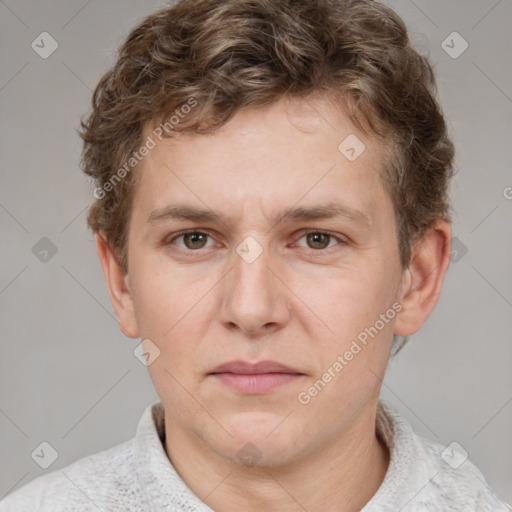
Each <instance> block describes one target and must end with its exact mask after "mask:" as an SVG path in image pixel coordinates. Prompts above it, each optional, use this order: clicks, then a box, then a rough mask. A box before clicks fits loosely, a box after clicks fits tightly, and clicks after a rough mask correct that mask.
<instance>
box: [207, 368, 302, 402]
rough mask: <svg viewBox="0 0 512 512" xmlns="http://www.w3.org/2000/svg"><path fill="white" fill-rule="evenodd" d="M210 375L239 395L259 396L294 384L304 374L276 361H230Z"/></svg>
mask: <svg viewBox="0 0 512 512" xmlns="http://www.w3.org/2000/svg"><path fill="white" fill-rule="evenodd" d="M209 375H211V376H212V377H213V378H214V379H215V380H217V381H219V382H220V383H221V384H223V385H226V386H228V387H229V388H231V389H233V390H235V391H237V392H239V393H242V394H249V395H257V394H263V393H268V392H270V391H272V390H273V389H275V388H277V387H279V386H283V385H285V384H288V383H290V382H293V381H295V380H297V379H299V378H300V377H302V376H303V375H304V374H303V373H301V372H299V371H298V370H295V369H293V368H290V367H289V366H286V365H284V364H281V363H278V362H276V361H259V362H257V363H247V362H245V361H230V362H228V363H224V364H221V365H219V366H217V367H215V368H214V369H213V370H212V371H211V372H210V374H209Z"/></svg>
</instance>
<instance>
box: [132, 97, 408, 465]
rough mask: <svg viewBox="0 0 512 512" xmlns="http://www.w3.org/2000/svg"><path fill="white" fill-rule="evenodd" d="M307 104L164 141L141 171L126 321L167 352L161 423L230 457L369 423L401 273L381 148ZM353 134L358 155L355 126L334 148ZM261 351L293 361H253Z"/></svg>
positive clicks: (309, 448) (264, 357) (324, 438)
mask: <svg viewBox="0 0 512 512" xmlns="http://www.w3.org/2000/svg"><path fill="white" fill-rule="evenodd" d="M312 101H313V100H311V102H308V103H305V102H304V103H300V104H299V103H298V102H296V101H292V102H290V103H285V102H284V101H280V102H278V103H275V104H273V105H271V106H270V107H265V108H263V109H250V110H246V111H243V112H239V113H238V114H237V115H236V116H235V117H234V118H233V119H232V120H231V121H230V122H229V123H228V124H226V125H225V126H224V127H222V128H220V129H219V130H218V131H216V132H215V133H213V134H211V135H206V136H205V135H196V134H192V135H191V134H185V135H181V136H179V137H178V138H176V139H174V140H169V141H164V142H159V143H158V145H157V147H156V148H154V149H153V150H152V151H150V153H149V155H148V156H147V157H146V158H145V159H144V160H143V162H142V163H141V166H140V168H139V169H138V170H137V172H139V173H140V176H139V177H140V182H139V183H138V184H137V189H136V192H135V196H134V202H133V212H132V218H131V222H130V228H129V242H128V261H129V271H128V276H127V283H128V287H129V289H130V293H131V298H132V300H133V307H134V318H133V325H136V328H134V329H132V330H131V332H133V334H134V335H137V334H138V335H139V336H140V337H141V338H142V339H150V340H151V341H152V343H154V344H155V345H156V346H157V347H158V349H159V350H160V355H159V357H158V358H157V359H156V360H155V361H154V362H153V363H152V364H151V365H150V366H149V372H150V376H151V378H152V380H153V383H154V385H155V388H156V390H157V392H158V394H159V396H160V398H161V400H162V402H163V405H164V407H165V411H166V421H167V427H168V428H170V429H179V430H182V431H183V432H186V433H187V435H189V436H190V437H191V438H193V439H194V440H195V441H194V442H197V443H198V444H199V445H201V446H202V448H203V449H208V450H211V451H213V452H214V453H216V454H217V455H219V456H221V457H225V458H227V459H231V460H237V453H238V452H239V450H240V449H242V447H243V446H244V445H245V444H246V443H248V442H250V443H252V444H254V445H255V446H256V447H257V449H258V453H261V457H262V459H261V461H262V462H263V463H264V462H266V463H269V464H280V463H284V462H286V461H292V460H294V459H295V458H297V457H300V456H304V455H307V454H308V453H311V452H313V451H315V450H319V449H326V448H328V447H329V446H330V445H332V443H333V441H335V440H336V439H339V437H340V436H342V435H345V434H347V435H348V432H349V431H350V429H356V425H357V424H358V422H360V423H359V425H362V424H365V425H366V424H367V423H371V421H369V419H368V418H371V416H372V414H373V413H374V409H375V405H376V401H377V399H378V394H379V389H380V384H381V381H380V379H381V378H383V375H384V371H385V367H386V364H387V361H388V357H389V352H390V348H391V344H392V338H393V324H394V321H395V320H394V319H393V316H394V315H392V314H391V313H389V310H390V308H391V307H392V305H393V304H394V303H396V302H397V301H399V300H400V297H401V293H402V277H403V272H402V269H401V267H400V262H399V252H398V240H397V234H396V223H395V217H394V213H393V206H392V202H391V199H390V197H389V195H388V193H387V192H386V191H385V189H384V187H383V183H382V181H381V178H380V177H379V172H381V171H382V153H381V150H380V149H379V148H378V147H377V145H376V143H375V141H374V140H372V139H371V138H369V137H368V136H366V135H363V134H361V133H360V132H359V131H358V130H357V129H356V128H355V127H354V126H353V124H352V123H351V122H350V121H349V119H348V117H347V116H346V115H345V114H343V113H342V112H340V110H339V109H338V110H335V108H334V107H333V106H332V105H330V104H328V103H326V102H323V101H320V100H318V101H316V102H315V103H313V102H312ZM310 105H313V106H314V110H313V109H312V108H311V106H310ZM317 111H318V112H319V114H318V113H317ZM150 133H151V132H150V131H149V130H148V131H147V133H146V134H145V136H147V135H148V134H150ZM353 135H356V136H357V137H358V138H359V139H360V141H362V142H363V143H364V145H365V149H364V151H363V152H362V153H361V154H360V155H359V156H357V154H358V152H360V151H361V148H362V147H359V146H358V147H355V146H354V141H355V139H353V138H351V139H348V142H347V143H345V146H343V145H342V151H340V150H339V149H338V146H339V145H340V143H341V142H342V141H344V140H345V139H346V137H348V136H353ZM347 144H348V147H346V146H347ZM351 147H355V149H354V151H351V150H350V148H351ZM347 156H348V157H350V158H347ZM354 156H357V158H355V160H354V159H353V158H354ZM351 160H353V161H351ZM178 208H179V210H178ZM199 211H200V212H203V213H204V214H207V215H203V214H201V215H195V213H194V212H199ZM285 214H286V215H285ZM180 215H182V216H180ZM186 217H188V218H186ZM183 230H187V231H188V232H189V233H191V234H189V235H186V236H183V235H180V234H179V233H180V232H181V231H183ZM194 233H196V234H194ZM382 315H384V316H385V320H386V321H383V320H382V318H383V316H382ZM379 320H380V321H379ZM128 323H130V322H128ZM376 325H377V328H376V327H375V326H376ZM382 325H383V327H382V328H381V326H382ZM370 328H373V330H372V329H370ZM365 329H370V331H368V330H367V331H365ZM126 330H128V331H129V330H130V328H129V327H126V326H125V331H126ZM135 331H136V332H135ZM375 331H378V332H377V334H375ZM362 332H366V334H367V341H366V345H365V344H363V343H362V342H361V341H358V342H357V345H358V346H359V348H360V350H359V351H358V350H357V348H355V346H354V345H353V341H354V340H357V339H358V335H360V334H361V333H362ZM369 332H371V333H372V336H370V335H369V334H368V333H369ZM363 338H364V336H359V340H361V339H363ZM347 351H351V352H352V354H353V357H350V356H349V358H347V357H345V354H346V352H347ZM338 356H341V357H342V359H341V360H340V358H339V357H338ZM265 361H266V362H268V361H273V362H275V363H279V364H282V365H285V366H286V367H288V369H289V370H291V371H292V373H284V371H283V370H282V369H281V371H278V372H277V373H274V374H273V375H271V374H270V372H271V371H273V370H279V367H274V368H272V367H269V366H264V365H263V366H261V367H258V366H251V365H253V364H256V363H259V362H265ZM341 361H343V363H342V362H341ZM233 362H236V364H235V363H233ZM336 362H338V363H339V364H338V365H336V364H335V363H336ZM232 363H233V364H232ZM242 363H247V365H248V366H244V365H243V364H242ZM226 364H227V366H226V367H224V368H218V367H219V365H226ZM340 365H341V369H340ZM250 372H256V374H254V375H247V373H250ZM326 373H329V375H330V376H331V378H330V379H329V378H328V377H325V374H326ZM319 380H321V381H322V383H323V385H322V384H318V382H317V381H319ZM315 382H316V383H317V386H316V388H315V389H316V392H315V391H314V390H313V391H311V390H310V388H311V387H312V386H313V387H314V385H315ZM308 390H309V391H308ZM362 418H365V420H364V422H363V419H362ZM247 449H248V448H247V447H246V448H243V449H242V455H243V454H244V452H243V450H247ZM258 456H259V455H258Z"/></svg>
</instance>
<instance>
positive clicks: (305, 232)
mask: <svg viewBox="0 0 512 512" xmlns="http://www.w3.org/2000/svg"><path fill="white" fill-rule="evenodd" d="M311 233H314V234H319V235H327V236H329V237H331V238H334V239H335V240H336V241H337V242H338V244H337V245H346V244H347V241H346V240H344V239H343V238H341V237H340V236H338V235H335V234H333V233H330V232H329V231H319V230H317V229H306V230H303V231H302V232H301V236H300V238H299V239H298V240H301V239H302V238H304V237H305V236H307V235H309V234H311ZM189 234H200V235H206V236H208V237H210V238H213V237H212V236H211V235H210V234H209V233H207V232H205V231H200V230H197V229H189V230H185V231H180V232H179V233H176V234H175V235H174V236H173V237H172V238H171V239H169V240H167V241H166V242H165V245H171V244H172V243H173V242H175V241H176V240H177V239H178V238H181V237H183V236H184V235H189ZM335 247H336V246H333V247H326V248H325V249H312V248H311V247H303V248H304V249H307V250H309V251H311V252H312V253H314V254H319V253H322V252H323V253H325V252H328V251H329V250H330V249H334V248H335ZM180 249H183V250H185V251H187V252H199V251H201V249H204V247H202V248H201V249H188V248H187V247H180Z"/></svg>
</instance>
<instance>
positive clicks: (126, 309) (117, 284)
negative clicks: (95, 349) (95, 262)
mask: <svg viewBox="0 0 512 512" xmlns="http://www.w3.org/2000/svg"><path fill="white" fill-rule="evenodd" d="M96 247H97V249H98V255H99V257H100V261H101V266H102V267H103V273H104V275H105V281H106V283H107V288H108V292H109V295H110V301H111V302H112V306H113V307H114V310H115V312H116V314H117V317H118V319H119V327H120V328H121V331H122V333H123V334H124V335H125V336H128V337H129V338H138V337H139V329H138V327H137V322H136V318H135V310H134V307H133V299H132V296H131V293H130V289H129V285H128V274H127V273H126V272H124V270H123V269H122V268H121V266H120V265H119V263H118V262H117V258H116V257H115V255H114V253H113V251H112V249H111V248H110V245H109V244H108V242H107V241H106V240H105V238H104V237H103V235H102V234H101V233H100V234H97V235H96Z"/></svg>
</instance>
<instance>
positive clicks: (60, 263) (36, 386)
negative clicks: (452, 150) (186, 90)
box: [0, 0, 512, 502]
mask: <svg viewBox="0 0 512 512" xmlns="http://www.w3.org/2000/svg"><path fill="white" fill-rule="evenodd" d="M388 3H389V4H390V5H391V6H392V7H393V8H394V9H395V10H397V12H398V13H399V14H400V15H401V16H402V17H403V18H404V20H405V22H406V23H407V24H408V26H409V28H410V30H411V38H412V39H413V41H414V42H415V44H416V46H417V47H418V48H419V49H420V50H421V51H422V52H425V53H427V54H428V55H430V57H431V59H432V61H433V63H434V64H435V69H436V74H437V79H438V84H439V93H440V98H441V102H442V104H443V106H444V111H445V113H446V115H447V117H448V119H449V123H450V129H451V131H452V132H453V134H454V140H455V143H456V147H457V167H458V169H459V173H458V175H457V177H456V178H455V180H454V183H453V188H452V198H453V205H454V209H455V216H454V234H455V236H457V238H458V239H460V241H461V244H464V246H462V245H459V249H462V250H459V252H458V255H457V257H455V258H454V262H453V263H452V265H451V268H450V270H449V272H448V276H447V278H446V282H445V286H444V290H443V293H442V296H441V299H440V303H439V305H438V307H437V309H436V310H435V312H434V313H433V315H432V316H431V318H430V319H429V320H428V322H427V323H426V325H425V326H424V327H423V328H422V330H421V331H420V332H419V333H418V334H416V335H415V336H413V337H412V338H411V339H410V341H409V344H408V345H407V346H406V347H405V348H404V349H403V351H402V352H401V353H400V354H399V356H398V357H397V359H396V360H394V361H393V362H392V363H391V364H390V366H389V370H388V373H387V376H386V379H385V382H384V385H383V391H382V397H383V398H384V399H387V400H388V401H390V402H391V403H392V404H394V405H395V406H396V407H398V408H399V409H400V410H401V411H402V412H403V414H404V415H405V416H406V417H407V418H408V419H409V421H410V422H411V423H412V425H413V427H414V428H415V429H416V431H417V432H418V433H419V434H422V435H424V436H426V437H429V438H431V439H434V440H436V441H438V442H440V443H442V444H449V443H450V442H452V441H454V440H456V441H457V442H458V443H459V444H460V445H461V446H463V447H464V448H465V450H467V452H468V453H469V457H470V459H471V460H472V461H473V462H474V463H476V464H477V466H478V467H479V468H480V469H481V470H482V471H483V473H484V475H486V478H487V480H488V481H489V483H490V484H491V485H492V486H493V488H494V489H495V490H496V491H497V493H499V494H500V495H501V496H502V497H503V498H504V499H506V500H507V501H509V502H512V436H511V432H512V372H511V371H510V368H511V363H512V350H511V332H512V314H511V313H512V272H511V271H510V263H511V261H512V241H511V236H510V233H511V228H510V226H511V225H512V200H511V199H507V197H506V196H507V195H508V197H512V189H507V187H512V174H511V172H510V162H511V161H512V154H511V153H512V144H511V142H512V140H511V120H512V118H511V114H512V90H511V88H510V84H511V83H512V80H511V79H512V76H511V74H512V73H511V66H510V60H509V58H510V49H511V48H512V44H511V43H512V35H511V34H512V32H511V30H510V20H511V19H512V2H511V1H510V0H501V1H496V0H487V1H477V0H472V1H467V0H452V1H450V2H439V1H434V0H415V1H414V2H413V1H411V0H400V1H399V0H397V1H390V2H388ZM161 5H163V3H162V2H159V1H156V0H153V1H147V0H146V1H145V2H143V1H142V0H139V1H137V0H130V1H126V0H124V1H121V0H109V1H103V2H99V1H98V0H92V1H91V0H89V1H86V0H73V1H67V2H58V1H40V2H36V1H31V2H30V1H28V0H0V43H1V46H0V48H1V53H0V109H1V126H0V130H1V132H0V149H1V155H2V158H1V160H0V165H1V173H0V176H1V187H0V222H1V244H0V257H1V267H0V315H1V316H0V322H1V324H0V325H1V330H2V333H1V334H2V340H1V343H2V345H1V349H2V350H1V358H0V368H1V372H0V432H1V444H0V446H1V452H0V498H1V497H3V496H4V495H5V494H6V493H8V492H10V491H12V490H14V489H16V488H18V487H20V486H22V485H24V484H26V483H28V482H29V481H30V480H32V479H34V478H35V477H37V476H39V475H41V474H43V473H44V472H45V470H43V469H42V468H40V467H39V466H38V465H37V464H36V463H35V462H34V460H33V459H32V458H31V453H32V452H33V451H34V449H35V448H36V447H38V446H39V444H40V443H41V442H42V441H47V442H49V443H50V444H51V445H52V446H53V447H54V448H55V450H56V451H57V452H58V458H57V460H56V461H55V462H54V464H53V465H52V466H50V468H49V469H47V470H46V471H51V470H55V469H58V468H60V467H63V466H65V465H67V464H69V463H71V462H72V461H75V460H77V459H78V458H80V457H82V456H85V455H88V454H91V453H94V452H97V451H99V450H102V449H106V448H109V447H111V446H113V445H115V444H117V443H120V442H123V441H125V440H127V439H130V438H131V437H133V435H134V433H135V428H136V425H137V422H138V420H139V418H140V416H141V414H142V412H143V410H144V409H145V408H146V407H147V406H148V405H149V404H151V403H153V402H155V401H157V400H158V396H157V394H156V392H155V391H154V389H153V386H152V384H151V381H150V379H149V376H148V374H147V369H146V368H145V367H144V366H143V365H142V364H141V363H140V362H139V361H138V360H137V359H136V358H135V357H134V355H133V349H134V348H135V347H136V345H137V344H138V342H137V341H136V340H130V339H127V338H125V337H124V336H123V335H122V334H121V333H120V331H119V329H118V325H117V322H116V320H115V316H114V314H113V310H112V308H111V305H110V302H109V299H108V295H107V292H106V288H105V285H104V282H103V275H102V273H101V269H100V265H99V262H98V260H97V256H96V253H95V246H94V242H93V236H92V234H91V233H90V232H88V231H87V230H86V226H85V214H86V208H87V205H88V203H89V200H90V197H91V186H90V184H89V182H88V181H87V180H86V179H85V178H84V177H82V175H81V173H80V172H79V168H78V159H79V152H80V140H79V138H78V136H77V134H76V128H77V127H78V123H79V119H80V116H82V115H83V114H84V113H85V112H87V111H88V108H89V101H90V96H91V90H92V89H93V88H94V86H95V84H96V82H97V81H98V79H99V78H100V76H101V74H102V73H103V72H104V71H105V70H106V69H107V67H108V66H109V65H110V64H111V63H112V62H113V58H114V57H113V51H114V49H115V48H116V47H117V46H118V45H119V43H120V42H121V41H122V39H123V38H124V37H125V36H126V35H127V33H128V31H129V29H130V28H131V27H133V25H134V24H135V23H136V22H137V21H138V20H140V19H141V18H142V17H144V16H146V15H148V14H150V13H151V12H152V11H154V10H155V9H156V8H158V7H160V6H161ZM43 31H47V32H49V33H50V34H51V36H52V37H53V38H54V39H55V40H56V41H57V42H58V45H59V46H58V49H57V50H56V51H55V52H54V53H53V54H52V55H51V56H50V57H49V58H47V59H42V58H41V57H40V56H39V55H38V54H37V53H36V52H35V51H34V50H33V49H32V48H31V43H32V41H33V40H35V39H36V37H37V36H38V35H39V34H40V33H41V32H43ZM453 31H457V32H458V33H460V34H461V36H462V37H463V38H464V39H465V40H466V41H467V42H468V44H469V48H468V49H467V50H466V51H465V52H464V53H463V54H462V55H460V56H459V57H458V58H456V59H454V58H452V57H451V56H450V55H448V54H447V53H446V52H445V51H444V50H443V48H442V46H441V44H442V42H443V41H444V40H445V39H446V38H447V36H449V34H451V33H452V32H453ZM452 41H453V42H452ZM445 44H449V45H450V46H453V47H454V48H453V49H452V50H451V51H452V53H453V51H457V50H460V48H461V40H457V39H453V38H452V39H448V43H445ZM507 190H508V191H509V192H510V193H507ZM42 237H47V238H49V239H50V240H51V241H52V242H53V244H55V246H56V248H57V253H56V254H55V255H53V256H52V255H51V252H50V253H48V255H47V257H46V258H47V261H46V262H45V261H40V259H39V258H38V257H36V254H34V253H33V252H32V248H33V246H34V245H35V244H36V243H37V242H38V241H39V240H40V239H41V238H42ZM40 243H41V242H40ZM37 247H39V246H36V249H37ZM464 247H466V248H467V253H465V254H463V253H464ZM35 252H36V253H37V250H35ZM39 257H42V254H41V253H40V254H39Z"/></svg>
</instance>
